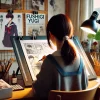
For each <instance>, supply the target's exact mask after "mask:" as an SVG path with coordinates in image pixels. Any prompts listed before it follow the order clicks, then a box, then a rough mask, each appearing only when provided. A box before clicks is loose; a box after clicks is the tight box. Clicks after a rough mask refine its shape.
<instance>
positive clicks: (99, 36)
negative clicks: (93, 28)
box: [95, 30, 100, 40]
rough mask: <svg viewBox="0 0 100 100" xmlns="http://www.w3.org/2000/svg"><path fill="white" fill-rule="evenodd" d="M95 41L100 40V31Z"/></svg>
mask: <svg viewBox="0 0 100 100" xmlns="http://www.w3.org/2000/svg"><path fill="white" fill-rule="evenodd" d="M95 39H96V40H100V30H99V31H98V32H97V33H96V35H95Z"/></svg>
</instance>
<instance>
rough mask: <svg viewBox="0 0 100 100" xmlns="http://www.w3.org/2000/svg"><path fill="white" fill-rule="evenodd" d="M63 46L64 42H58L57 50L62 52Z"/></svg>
mask: <svg viewBox="0 0 100 100" xmlns="http://www.w3.org/2000/svg"><path fill="white" fill-rule="evenodd" d="M62 45H63V42H61V41H56V46H57V50H60V49H61V48H62Z"/></svg>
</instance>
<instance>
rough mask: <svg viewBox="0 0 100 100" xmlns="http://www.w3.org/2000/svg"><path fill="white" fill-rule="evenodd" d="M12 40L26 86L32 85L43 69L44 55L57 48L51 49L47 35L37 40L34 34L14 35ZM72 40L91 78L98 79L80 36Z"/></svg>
mask: <svg viewBox="0 0 100 100" xmlns="http://www.w3.org/2000/svg"><path fill="white" fill-rule="evenodd" d="M11 41H12V45H13V49H14V53H15V56H16V60H17V62H18V65H19V68H20V71H21V73H22V76H23V79H24V83H25V86H31V85H32V83H33V81H35V80H36V75H37V74H38V73H39V72H40V70H41V65H42V62H41V61H40V59H41V58H42V57H43V56H44V55H45V56H46V55H48V54H50V53H53V52H54V51H55V50H56V48H54V49H50V47H49V46H48V44H47V40H46V37H45V36H38V37H37V39H36V40H33V37H32V36H21V37H20V36H12V37H11ZM72 41H73V42H74V43H75V45H76V47H77V50H78V51H79V53H80V55H81V56H82V58H83V61H84V62H85V63H84V64H85V67H86V70H87V74H88V78H89V80H92V79H96V78H97V76H96V74H95V72H94V69H93V65H92V64H91V62H90V61H89V59H88V57H87V55H86V53H85V51H84V49H83V47H82V45H81V43H80V41H79V39H78V37H76V36H74V37H73V39H72Z"/></svg>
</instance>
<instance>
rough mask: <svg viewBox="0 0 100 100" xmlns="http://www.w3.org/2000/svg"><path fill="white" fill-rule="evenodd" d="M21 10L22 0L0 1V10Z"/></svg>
mask: <svg viewBox="0 0 100 100" xmlns="http://www.w3.org/2000/svg"><path fill="white" fill-rule="evenodd" d="M10 8H12V9H13V10H22V0H0V9H10Z"/></svg>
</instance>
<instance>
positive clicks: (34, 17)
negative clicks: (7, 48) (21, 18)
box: [26, 13, 45, 36]
mask: <svg viewBox="0 0 100 100" xmlns="http://www.w3.org/2000/svg"><path fill="white" fill-rule="evenodd" d="M33 35H34V36H45V14H31V13H26V36H33Z"/></svg>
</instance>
